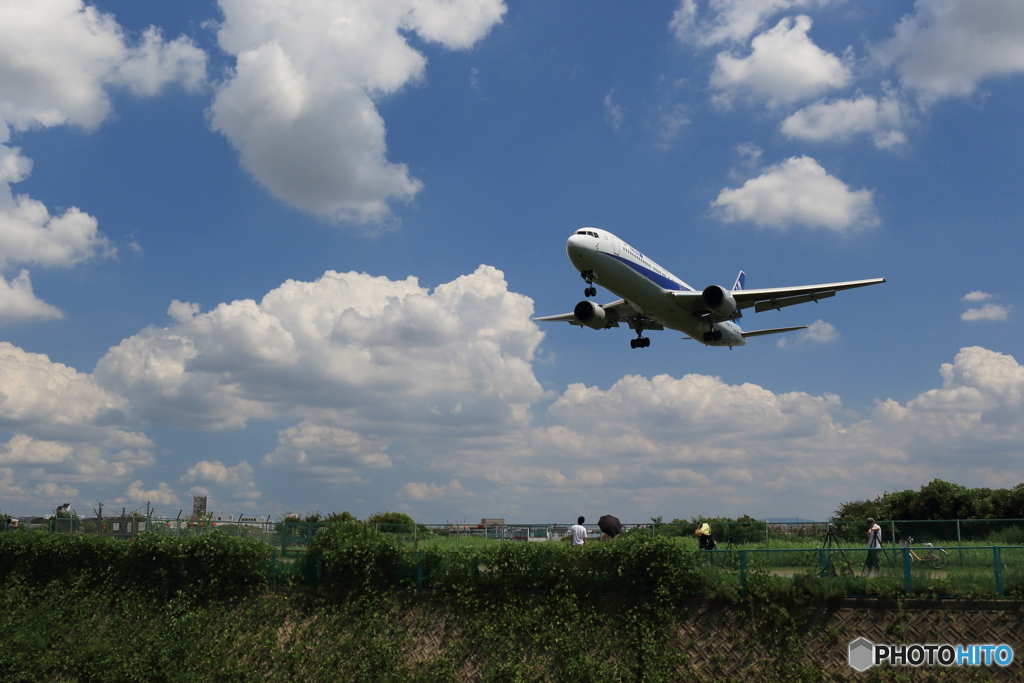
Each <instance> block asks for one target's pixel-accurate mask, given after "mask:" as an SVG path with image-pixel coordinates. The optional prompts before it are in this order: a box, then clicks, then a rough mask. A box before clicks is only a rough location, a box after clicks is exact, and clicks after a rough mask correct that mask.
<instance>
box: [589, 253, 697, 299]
mask: <svg viewBox="0 0 1024 683" xmlns="http://www.w3.org/2000/svg"><path fill="white" fill-rule="evenodd" d="M608 256H611V257H612V258H614V259H618V260H619V261H622V262H623V263H625V264H626V265H627V266H629V267H630V268H632V269H633V270H635V271H636V272H638V273H640V274H641V275H643V276H644V277H645V278H647V279H648V280H650V281H651V282H653V283H655V284H656V285H658V286H659V287H661V288H662V289H670V290H673V291H681V292H693V291H696V290H694V289H691V288H690V287H686V286H684V285H681V284H679V283H678V282H676V281H675V280H672V279H670V278H667V277H665V276H664V275H660V274H658V273H655V272H654V271H653V270H651V269H650V268H646V267H644V266H642V265H640V264H639V263H637V262H636V261H631V260H629V259H627V258H623V257H621V256H616V255H615V254H608Z"/></svg>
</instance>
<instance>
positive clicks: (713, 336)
mask: <svg viewBox="0 0 1024 683" xmlns="http://www.w3.org/2000/svg"><path fill="white" fill-rule="evenodd" d="M716 341H722V331H721V330H715V329H712V330H711V331H710V332H705V333H704V343H705V344H707V343H708V342H716Z"/></svg>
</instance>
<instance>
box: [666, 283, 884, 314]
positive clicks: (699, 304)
mask: <svg viewBox="0 0 1024 683" xmlns="http://www.w3.org/2000/svg"><path fill="white" fill-rule="evenodd" d="M882 282H885V278H884V277H876V278H872V279H870V280H852V281H850V282H832V283H829V284H824V285H806V286H804V287H776V288H774V289H742V290H735V291H731V292H729V293H730V294H731V295H732V297H733V298H734V299H735V300H736V307H737V308H741V309H743V308H750V307H751V306H753V308H754V310H755V311H756V312H758V313H760V312H761V311H770V310H779V309H782V308H784V307H786V306H794V305H796V304H805V303H807V302H809V301H818V300H819V299H827V298H828V297H830V296H835V295H836V292H838V291H841V290H844V289H853V288H855V287H867V286H868V285H877V284H881V283H882ZM701 294H702V293H701V292H697V291H691V292H669V296H670V297H672V298H673V299H675V300H676V302H677V303H678V304H679V305H680V306H681V307H683V308H685V309H686V310H688V311H690V312H692V313H698V314H700V313H705V312H707V310H708V308H707V306H705V305H704V299H703V298H702V296H701Z"/></svg>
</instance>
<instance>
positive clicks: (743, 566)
mask: <svg viewBox="0 0 1024 683" xmlns="http://www.w3.org/2000/svg"><path fill="white" fill-rule="evenodd" d="M740 595H741V596H743V597H746V596H747V551H746V550H741V551H740Z"/></svg>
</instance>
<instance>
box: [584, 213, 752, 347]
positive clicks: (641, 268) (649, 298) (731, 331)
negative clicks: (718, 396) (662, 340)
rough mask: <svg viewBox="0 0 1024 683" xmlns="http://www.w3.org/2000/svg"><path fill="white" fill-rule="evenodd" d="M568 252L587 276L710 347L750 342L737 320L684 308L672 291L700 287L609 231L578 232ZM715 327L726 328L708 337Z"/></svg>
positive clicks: (639, 308)
mask: <svg viewBox="0 0 1024 683" xmlns="http://www.w3.org/2000/svg"><path fill="white" fill-rule="evenodd" d="M565 251H566V254H568V256H569V261H571V262H572V265H573V267H574V268H576V270H578V271H580V273H581V274H583V275H584V277H587V276H589V277H590V278H592V279H593V282H594V283H596V284H599V285H601V286H602V287H604V288H605V289H607V290H608V291H609V292H612V293H613V294H616V295H618V296H619V297H621V298H622V299H625V300H626V302H628V303H629V305H630V307H632V308H633V309H634V310H636V312H637V313H639V314H640V315H643V316H646V317H648V318H650V319H652V320H655V321H657V322H658V323H660V324H661V325H663V326H664V327H666V328H669V329H673V330H677V331H679V332H682V333H684V334H686V335H687V336H689V337H691V338H693V339H695V340H697V341H699V342H701V343H702V344H706V345H708V346H743V345H744V344H746V343H747V341H746V339H744V338H743V330H741V329H740V327H739V325H737V324H736V323H734V322H732V321H731V320H722V321H714V322H712V321H711V320H709V319H707V318H705V319H700V318H697V317H695V316H694V315H693V314H692V313H691V312H689V311H687V310H685V309H683V308H681V307H680V306H679V305H678V303H677V302H676V301H675V300H674V299H673V298H672V297H671V296H670V295H669V293H670V292H673V291H677V292H680V291H681V292H693V291H696V290H694V288H693V287H691V286H690V285H688V284H686V283H685V282H683V281H682V280H680V279H679V278H678V277H676V276H675V275H673V274H672V273H670V272H668V271H667V270H665V269H664V268H662V267H661V266H659V265H658V264H657V263H655V262H654V261H652V260H651V259H649V258H647V257H646V256H644V255H643V254H642V253H640V251H638V250H637V249H634V248H633V247H631V246H630V245H628V244H626V243H625V242H624V241H622V240H621V239H619V238H618V237H616V236H615V235H613V234H612V233H610V232H608V231H607V230H598V229H596V228H585V229H584V230H580V231H577V232H576V233H574V234H573V235H571V236H570V237H569V240H568V242H567V243H566V245H565ZM712 328H713V329H714V330H715V331H718V332H721V338H720V339H715V340H713V341H704V338H705V337H704V335H705V333H706V332H710V331H712Z"/></svg>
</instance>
